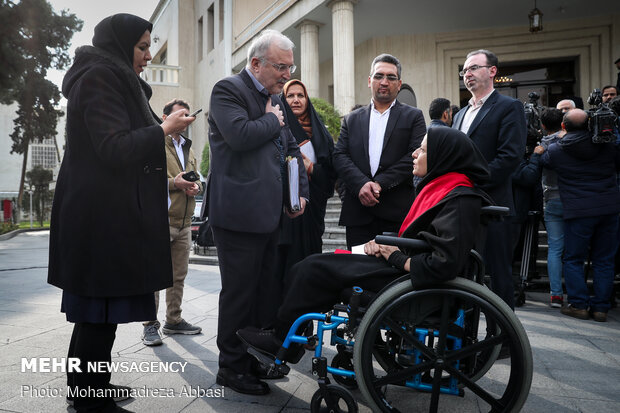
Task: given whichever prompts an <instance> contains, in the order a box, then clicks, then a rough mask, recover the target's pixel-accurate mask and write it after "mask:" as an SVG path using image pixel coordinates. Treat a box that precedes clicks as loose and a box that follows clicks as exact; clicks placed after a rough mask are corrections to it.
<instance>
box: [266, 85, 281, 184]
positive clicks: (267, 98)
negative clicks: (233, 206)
mask: <svg viewBox="0 0 620 413" xmlns="http://www.w3.org/2000/svg"><path fill="white" fill-rule="evenodd" d="M260 95H261V97H262V98H263V103H264V104H267V101H268V100H269V93H268V92H267V89H265V88H263V90H261V91H260ZM273 142H274V143H275V144H276V147H277V148H278V152H279V153H280V176H281V177H282V189H283V190H284V189H285V186H284V185H285V182H286V181H285V179H284V177H285V176H286V159H285V156H284V146H283V145H282V138H281V137H280V135H279V134H278V136H277V137H276V138H274V140H273Z"/></svg>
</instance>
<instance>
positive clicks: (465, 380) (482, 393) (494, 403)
mask: <svg viewBox="0 0 620 413" xmlns="http://www.w3.org/2000/svg"><path fill="white" fill-rule="evenodd" d="M446 372H447V373H449V374H450V375H452V376H454V377H456V378H458V380H459V382H461V383H462V384H464V385H465V387H467V388H468V389H470V390H471V391H473V392H474V393H476V395H477V396H478V397H480V398H481V399H483V400H484V401H485V402H487V403H488V404H489V405H490V406H491V407H492V408H493V411H502V410H501V408H502V407H503V405H502V404H501V403H500V402H499V401H498V400H497V399H495V398H494V397H493V395H491V394H490V393H489V392H487V391H486V390H484V389H483V388H482V387H480V386H478V385H477V384H476V383H475V382H474V381H472V380H471V379H470V378H469V377H467V376H466V375H464V374H462V373H461V372H460V371H458V370H456V369H453V368H452V367H451V366H447V367H446Z"/></svg>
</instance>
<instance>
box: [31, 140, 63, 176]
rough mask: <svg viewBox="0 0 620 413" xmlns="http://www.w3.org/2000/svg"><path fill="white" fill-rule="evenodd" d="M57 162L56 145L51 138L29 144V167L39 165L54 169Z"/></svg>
mask: <svg viewBox="0 0 620 413" xmlns="http://www.w3.org/2000/svg"><path fill="white" fill-rule="evenodd" d="M57 164H58V155H57V153H56V145H55V144H54V140H53V139H44V140H43V141H41V142H38V143H32V144H30V168H31V169H32V168H34V167H37V166H41V167H43V168H45V169H54V168H55V167H56V165H57Z"/></svg>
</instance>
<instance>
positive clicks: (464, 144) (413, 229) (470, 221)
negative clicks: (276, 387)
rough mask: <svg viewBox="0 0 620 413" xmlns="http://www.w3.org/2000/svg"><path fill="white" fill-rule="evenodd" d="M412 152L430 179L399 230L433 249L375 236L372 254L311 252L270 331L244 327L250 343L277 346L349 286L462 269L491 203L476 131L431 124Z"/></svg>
mask: <svg viewBox="0 0 620 413" xmlns="http://www.w3.org/2000/svg"><path fill="white" fill-rule="evenodd" d="M412 156H413V158H414V161H413V164H414V168H413V173H414V175H416V176H420V177H423V179H422V181H421V182H420V183H419V184H418V186H417V187H416V191H417V193H418V194H417V196H416V199H415V201H414V203H413V205H412V206H411V209H410V211H409V213H408V214H407V216H406V218H405V220H404V221H403V223H402V226H401V228H400V231H399V236H402V237H407V238H414V239H422V240H424V241H426V242H427V243H428V244H429V245H430V247H431V251H430V252H422V253H417V254H413V255H411V256H409V255H406V254H405V253H404V252H402V251H400V250H399V249H398V248H396V247H393V246H388V245H379V244H376V243H375V242H374V241H370V242H368V243H367V244H366V245H365V246H364V252H365V254H366V255H348V254H317V255H312V256H310V257H308V258H306V259H305V260H303V261H301V262H300V263H298V264H296V265H295V266H293V268H291V271H290V273H289V275H288V277H287V279H286V282H285V296H284V301H283V303H282V305H281V306H280V308H279V310H278V317H277V320H276V323H275V330H274V332H273V333H272V334H271V337H270V335H269V334H266V333H265V332H264V331H262V332H261V331H256V330H255V329H253V328H245V329H242V330H240V331H239V332H238V333H237V334H238V335H239V336H240V337H241V338H242V339H243V340H244V341H245V342H246V343H248V344H249V345H251V346H254V347H257V348H259V349H260V350H263V351H264V352H267V353H270V354H275V352H277V350H278V349H279V347H280V345H281V343H282V340H283V339H284V337H285V336H286V333H287V332H288V329H289V328H290V326H291V324H292V323H293V321H294V320H295V319H297V318H298V317H299V316H300V315H303V314H305V313H308V312H317V311H321V312H325V311H328V310H330V309H331V308H332V307H333V305H334V304H335V303H336V302H337V301H338V298H339V296H340V293H341V291H343V290H344V289H346V288H348V287H353V286H360V287H362V288H363V289H364V290H369V291H379V290H380V289H381V288H382V287H384V286H386V285H387V284H389V283H390V282H391V281H393V280H395V279H396V278H398V277H400V276H402V275H404V274H407V273H409V274H410V277H411V281H412V282H413V283H414V285H418V284H421V283H427V282H437V281H442V280H450V279H453V278H455V277H456V276H457V275H459V274H461V273H462V272H463V270H464V268H465V266H466V265H467V262H468V258H469V252H470V250H471V249H472V248H473V246H474V241H475V239H476V237H477V235H478V232H479V231H478V229H479V225H480V209H481V208H482V206H484V205H488V204H490V203H491V200H490V199H489V198H488V196H487V195H486V194H485V193H484V192H482V191H481V190H479V189H478V188H477V186H478V185H481V184H483V183H485V182H487V181H488V179H489V170H488V164H487V162H486V160H485V159H484V157H483V156H482V154H481V153H480V152H479V151H478V149H477V148H476V147H475V145H474V144H473V143H472V141H471V139H469V138H468V137H467V136H466V135H465V134H463V133H462V132H460V131H458V130H455V129H450V128H432V129H430V130H429V131H428V133H427V135H426V137H425V138H424V140H423V141H422V144H421V146H420V148H418V149H417V150H416V151H415V152H413V155H412ZM289 361H291V362H294V361H295V360H289Z"/></svg>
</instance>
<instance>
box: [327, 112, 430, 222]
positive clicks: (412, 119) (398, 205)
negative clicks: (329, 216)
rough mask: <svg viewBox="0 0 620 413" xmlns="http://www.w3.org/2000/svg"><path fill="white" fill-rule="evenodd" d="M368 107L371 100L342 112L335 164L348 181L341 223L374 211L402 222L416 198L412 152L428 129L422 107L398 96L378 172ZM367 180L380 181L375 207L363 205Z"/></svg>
mask: <svg viewBox="0 0 620 413" xmlns="http://www.w3.org/2000/svg"><path fill="white" fill-rule="evenodd" d="M370 111H371V105H368V106H365V107H363V108H360V109H358V110H356V111H353V112H351V113H350V114H349V115H347V116H346V117H345V118H344V120H343V122H342V127H341V129H340V138H339V139H338V143H337V144H336V148H335V149H334V168H335V170H336V172H337V173H338V176H339V177H340V179H341V180H342V181H343V182H344V184H345V185H346V194H345V196H344V199H343V202H342V211H341V213H340V225H345V226H346V225H366V224H369V223H370V222H371V221H372V220H373V218H374V217H379V218H382V219H386V220H389V221H394V222H401V221H402V220H403V219H404V218H405V215H407V211H408V210H409V207H410V206H411V203H412V202H413V198H414V191H413V185H412V179H411V177H412V171H413V163H412V162H413V159H412V158H411V153H412V152H413V151H414V150H416V149H417V148H418V147H419V146H420V143H421V142H422V139H423V138H424V135H425V134H426V124H425V123H424V116H423V115H422V111H421V110H419V109H416V108H413V107H411V106H409V105H404V104H402V103H400V102H398V101H396V103H395V104H394V106H392V109H391V110H390V117H389V118H388V123H387V127H386V128H385V135H384V138H383V150H382V152H381V158H380V160H379V168H378V169H377V172H376V174H375V176H374V177H373V176H371V174H370V158H369V155H368V140H369V124H370ZM369 181H375V182H377V183H379V185H381V195H380V197H379V203H378V204H377V205H375V206H373V207H365V206H363V205H362V203H361V202H360V200H359V198H358V194H359V191H360V189H361V188H362V186H364V184H366V182H369Z"/></svg>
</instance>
